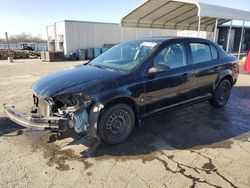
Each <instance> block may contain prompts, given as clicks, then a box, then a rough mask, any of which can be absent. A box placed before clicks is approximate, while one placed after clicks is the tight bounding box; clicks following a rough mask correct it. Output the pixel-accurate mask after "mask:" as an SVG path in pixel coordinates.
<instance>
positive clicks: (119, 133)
mask: <svg viewBox="0 0 250 188" xmlns="http://www.w3.org/2000/svg"><path fill="white" fill-rule="evenodd" d="M134 125H135V115H134V111H133V110H132V108H131V107H130V106H128V105H127V104H116V105H114V106H112V107H110V108H108V109H106V110H105V111H104V113H103V114H102V115H101V118H100V119H99V123H98V134H99V136H100V138H101V140H102V141H103V142H104V143H105V144H107V145H116V144H119V143H121V142H123V141H124V140H126V139H127V137H128V136H129V135H130V133H131V132H132V130H133V128H134Z"/></svg>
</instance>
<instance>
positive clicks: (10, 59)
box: [5, 32, 13, 63]
mask: <svg viewBox="0 0 250 188" xmlns="http://www.w3.org/2000/svg"><path fill="white" fill-rule="evenodd" d="M5 37H6V42H7V45H8V61H9V63H13V57H11V54H10V43H9V38H8V33H7V32H5Z"/></svg>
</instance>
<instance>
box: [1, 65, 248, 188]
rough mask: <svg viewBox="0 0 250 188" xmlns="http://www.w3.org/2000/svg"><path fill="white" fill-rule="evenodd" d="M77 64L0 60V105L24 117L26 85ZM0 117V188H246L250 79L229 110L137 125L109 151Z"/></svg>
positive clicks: (186, 112)
mask: <svg viewBox="0 0 250 188" xmlns="http://www.w3.org/2000/svg"><path fill="white" fill-rule="evenodd" d="M81 63H83V62H79V61H78V62H56V63H45V62H41V61H40V60H25V61H22V60H16V61H15V62H14V63H12V64H8V63H6V62H5V61H0V75H1V80H0V103H1V104H2V103H4V102H8V103H12V104H15V106H16V108H17V109H19V110H21V111H25V112H29V109H30V107H31V106H32V91H31V85H32V83H33V82H34V81H35V80H37V79H39V78H40V77H41V76H43V75H45V74H47V73H49V72H52V71H56V70H60V69H64V68H67V67H71V66H75V65H78V64H81ZM53 138H54V137H53V136H51V134H50V133H48V132H37V131H36V132H34V131H28V130H25V129H23V128H22V127H21V126H18V125H17V124H15V123H13V122H11V121H10V120H9V119H8V118H6V116H5V114H4V113H3V109H2V107H1V110H0V187H32V188H33V187H95V188H98V187H114V188H116V187H120V188H121V187H140V188H143V187H157V188H159V187H171V188H172V187H240V188H243V187H248V188H249V187H250V75H246V74H244V73H241V74H240V77H239V80H238V83H237V85H236V86H235V87H234V89H233V91H232V96H231V98H230V101H229V103H228V104H227V105H226V106H225V107H224V108H223V109H214V108H212V107H211V106H210V105H209V104H208V103H207V102H204V103H200V104H196V105H193V106H190V107H187V108H183V109H179V110H174V111H171V112H167V113H164V114H162V115H159V116H156V117H153V118H150V119H147V120H144V121H143V127H142V128H139V127H136V128H135V130H134V132H133V134H132V135H131V136H130V137H129V139H128V141H126V142H125V143H123V144H120V145H118V146H115V147H107V146H104V145H102V144H99V143H98V142H97V141H96V140H94V139H92V138H89V137H80V136H78V135H75V134H74V133H68V134H67V135H63V136H61V137H59V138H58V140H54V139H53Z"/></svg>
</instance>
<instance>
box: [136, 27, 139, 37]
mask: <svg viewBox="0 0 250 188" xmlns="http://www.w3.org/2000/svg"><path fill="white" fill-rule="evenodd" d="M136 38H137V39H139V28H137V30H136Z"/></svg>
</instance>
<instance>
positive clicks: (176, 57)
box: [154, 44, 187, 69]
mask: <svg viewBox="0 0 250 188" xmlns="http://www.w3.org/2000/svg"><path fill="white" fill-rule="evenodd" d="M158 64H162V65H165V66H167V67H168V68H169V69H175V68H179V67H183V66H186V65H187V58H186V53H185V47H184V45H183V44H170V45H167V46H166V47H165V48H164V49H163V50H162V51H161V52H160V53H159V54H158V55H157V56H156V57H155V58H154V65H158Z"/></svg>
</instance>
